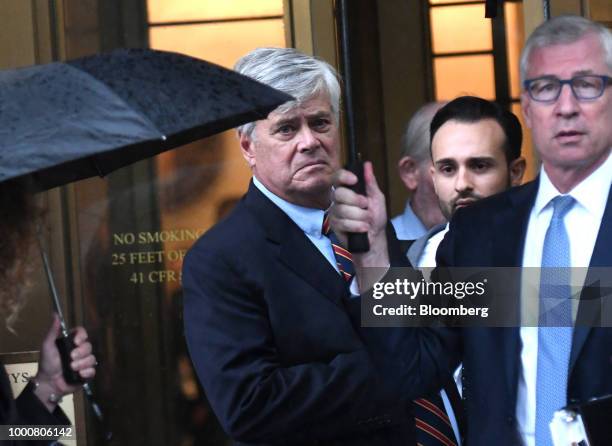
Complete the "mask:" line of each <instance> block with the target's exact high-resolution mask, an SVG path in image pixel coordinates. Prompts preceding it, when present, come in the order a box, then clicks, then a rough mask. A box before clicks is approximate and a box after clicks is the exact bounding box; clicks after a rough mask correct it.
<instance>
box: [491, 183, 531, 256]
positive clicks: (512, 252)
mask: <svg viewBox="0 0 612 446" xmlns="http://www.w3.org/2000/svg"><path fill="white" fill-rule="evenodd" d="M538 184H539V181H538V179H536V180H534V181H531V182H529V183H527V184H525V185H524V186H521V187H518V188H516V189H513V190H511V191H510V193H509V194H508V200H509V201H510V203H509V204H510V205H509V206H506V207H505V208H504V210H503V211H502V212H499V213H497V214H496V215H495V216H494V221H495V224H494V225H493V228H494V234H493V245H492V246H493V263H492V264H493V266H496V267H520V266H521V265H522V262H523V251H524V247H525V236H526V235H527V225H528V223H529V213H530V212H531V208H532V207H533V203H534V201H535V197H536V195H537V193H538Z"/></svg>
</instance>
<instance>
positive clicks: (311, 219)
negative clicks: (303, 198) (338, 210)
mask: <svg viewBox="0 0 612 446" xmlns="http://www.w3.org/2000/svg"><path fill="white" fill-rule="evenodd" d="M253 184H254V185H255V187H256V188H257V189H259V190H260V191H261V193H262V194H264V195H265V196H266V197H268V198H269V199H270V200H271V201H272V203H274V204H275V205H277V206H278V207H279V208H280V209H281V210H282V211H283V212H284V213H285V214H287V216H288V217H289V218H290V219H291V221H293V222H294V223H295V224H296V225H298V227H299V228H300V229H301V230H302V231H304V232H305V233H306V234H308V235H312V236H315V237H319V236H321V228H322V227H323V217H324V215H325V211H323V210H322V209H314V208H307V207H304V206H299V205H297V204H293V203H289V202H288V201H287V200H284V199H282V198H280V197H279V196H278V195H276V194H274V193H272V192H270V191H269V190H268V189H267V188H266V186H264V185H263V184H262V183H261V181H259V180H258V179H257V178H256V177H255V176H253Z"/></svg>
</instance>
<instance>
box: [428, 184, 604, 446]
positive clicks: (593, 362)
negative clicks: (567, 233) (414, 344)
mask: <svg viewBox="0 0 612 446" xmlns="http://www.w3.org/2000/svg"><path fill="white" fill-rule="evenodd" d="M537 185H538V182H537V181H535V182H531V183H528V184H526V185H524V186H521V187H518V188H514V189H511V190H509V191H507V192H504V193H502V194H499V195H496V196H494V197H490V198H488V199H485V200H482V201H479V202H478V203H475V204H474V205H472V206H470V207H468V208H464V209H460V210H459V211H458V212H457V213H456V214H455V216H454V217H453V220H452V222H451V226H450V231H449V232H448V234H447V235H446V237H445V238H444V240H443V242H442V243H441V244H440V247H439V249H438V253H437V264H438V265H443V266H444V265H446V266H466V267H469V266H475V267H478V266H494V267H520V266H521V264H522V257H523V246H524V242H525V234H526V230H527V224H528V221H529V215H530V212H531V208H532V206H533V204H534V201H535V197H536V194H537V187H538V186H537ZM611 189H612V188H611ZM603 192H605V191H593V193H603ZM604 266H605V267H609V266H612V191H610V193H609V195H608V202H607V205H606V209H605V212H604V215H603V218H602V222H601V226H600V228H599V233H598V235H597V240H596V243H595V248H594V250H593V254H592V257H591V263H590V267H604ZM589 283H590V282H589ZM517 298H518V295H517ZM580 315H581V306H579V310H578V318H580ZM459 336H460V338H461V341H462V346H463V366H464V397H466V410H467V443H468V444H469V445H470V446H474V445H483V446H484V445H491V444H495V445H497V446H503V445H518V444H521V442H520V439H519V437H518V431H517V425H516V419H515V410H516V399H517V388H518V380H519V372H520V367H521V358H520V353H521V338H520V328H518V327H516V328H464V329H462V330H461V332H460V335H459ZM606 394H612V328H596V327H595V328H587V327H575V329H574V336H573V340H572V352H571V358H570V366H569V379H568V388H567V396H568V401H569V402H578V401H586V400H588V399H589V398H591V397H597V396H603V395H606ZM611 421H612V420H611Z"/></svg>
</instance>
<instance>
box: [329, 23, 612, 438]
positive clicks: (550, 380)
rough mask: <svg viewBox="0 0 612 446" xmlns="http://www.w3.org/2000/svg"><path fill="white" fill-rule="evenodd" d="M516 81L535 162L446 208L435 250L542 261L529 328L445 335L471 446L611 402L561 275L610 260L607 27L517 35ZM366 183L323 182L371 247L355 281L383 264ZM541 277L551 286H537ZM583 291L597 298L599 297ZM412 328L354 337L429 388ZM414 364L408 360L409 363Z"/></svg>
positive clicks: (611, 347) (474, 258) (609, 361)
mask: <svg viewBox="0 0 612 446" xmlns="http://www.w3.org/2000/svg"><path fill="white" fill-rule="evenodd" d="M521 76H522V79H523V86H524V92H523V94H522V97H521V103H522V108H523V114H524V116H525V120H526V123H527V125H528V126H529V127H530V128H531V131H532V138H533V142H534V145H535V147H536V149H537V151H538V153H539V155H540V158H541V160H542V168H541V171H540V175H539V177H538V179H537V180H536V181H533V182H531V183H528V184H525V185H524V186H520V187H517V188H513V189H510V190H509V191H507V192H504V193H501V194H499V195H496V196H494V197H490V198H488V199H486V200H481V201H479V202H478V203H474V204H473V205H471V206H468V207H466V208H463V209H459V210H458V211H457V212H456V213H455V214H454V215H453V219H452V221H451V223H450V230H449V232H448V233H447V235H446V237H445V238H444V240H443V241H442V243H441V244H440V247H439V249H438V251H437V256H436V259H437V264H438V265H441V266H460V267H490V266H493V267H543V268H542V269H541V270H540V280H541V282H540V292H539V295H538V296H539V298H538V299H537V305H539V309H538V310H539V311H538V312H537V313H538V326H535V327H529V326H521V327H509V328H472V327H469V328H462V329H460V330H457V332H456V335H457V336H458V338H459V339H460V340H461V344H462V362H463V365H464V369H463V372H464V375H463V376H464V381H463V385H464V395H465V396H466V404H465V408H466V419H467V438H466V443H467V444H470V445H472V446H474V445H482V446H485V445H486V446H489V445H492V444H495V445H497V446H515V445H526V446H550V445H552V438H551V432H550V429H549V423H550V421H551V419H552V418H553V414H554V412H555V411H556V410H559V409H560V408H562V407H564V406H565V405H567V404H573V403H584V402H586V401H588V400H589V399H591V398H594V397H600V396H604V395H609V394H612V328H609V327H597V326H588V325H586V326H585V325H581V324H577V323H576V319H577V318H578V320H582V318H581V316H582V315H583V314H584V308H585V304H588V303H589V302H588V301H586V300H585V294H584V293H582V294H581V295H580V299H578V298H575V299H572V298H571V292H570V288H569V280H567V276H568V274H569V272H568V268H567V267H570V266H571V267H588V268H589V270H588V272H587V274H591V273H592V272H593V271H594V269H593V268H598V267H610V266H612V193H611V184H612V156H610V151H611V147H612V89H611V88H610V77H612V33H611V32H610V30H608V29H606V28H605V27H603V26H601V25H599V24H596V23H594V22H591V21H589V20H587V19H584V18H581V17H575V16H565V17H557V18H554V19H552V20H550V21H548V22H546V23H544V24H542V25H540V26H539V27H538V28H537V29H536V30H535V31H534V33H533V34H532V35H531V36H530V38H529V39H528V41H527V43H526V46H525V48H524V50H523V53H522V56H521ZM338 178H339V180H338V181H337V183H339V184H352V182H353V181H354V180H355V179H354V178H353V177H352V175H350V174H349V173H348V172H342V173H341V174H340V175H339V176H338ZM366 185H367V189H368V191H369V193H368V197H367V199H366V198H364V197H358V196H356V195H355V194H352V192H351V191H348V190H347V189H345V188H342V187H337V188H336V191H335V201H336V204H340V205H342V206H335V208H336V211H334V212H335V214H334V215H333V216H332V225H333V227H334V231H335V232H336V234H338V233H341V232H345V231H352V232H365V231H368V233H369V235H370V241H371V244H372V248H373V249H374V251H375V252H378V253H382V255H381V256H380V258H379V259H374V258H373V257H372V256H369V257H368V258H367V259H365V261H364V259H362V258H361V257H360V256H359V255H354V256H353V260H354V263H355V265H356V267H357V273H358V276H361V277H364V275H363V274H362V272H363V270H362V269H361V268H362V267H363V266H381V265H388V264H389V260H388V258H386V249H385V247H384V246H383V245H384V244H385V238H384V237H380V236H379V234H380V233H381V230H382V228H384V223H385V216H384V211H381V210H380V209H381V208H382V209H384V203H380V201H381V200H380V197H381V195H382V194H381V193H380V191H378V189H377V187H376V185H375V181H374V179H373V175H372V171H371V169H370V167H369V166H368V168H367V169H366ZM375 200H378V201H375ZM365 201H367V202H368V203H367V205H365ZM355 207H360V208H361V209H359V210H356V209H355ZM350 208H352V209H350ZM349 209H350V211H349ZM357 220H359V221H357ZM366 261H367V262H368V264H366V263H365V262H366ZM551 267H556V268H557V269H552V268H551ZM555 272H557V273H559V274H560V275H559V276H557V277H555V278H556V280H557V282H555V283H560V284H561V285H562V286H557V287H548V286H546V283H547V279H550V276H549V275H550V274H555ZM587 277H589V276H587ZM555 278H553V279H555ZM560 280H561V282H560ZM566 280H567V281H566ZM586 283H587V284H591V283H592V282H591V281H588V282H586ZM360 285H362V284H361V283H360ZM362 288H363V289H366V288H365V287H364V286H362ZM591 297H596V298H597V299H596V301H597V302H600V301H601V300H602V297H605V296H601V294H599V295H597V296H591ZM517 298H520V299H523V296H521V297H518V296H517ZM551 301H554V302H555V304H554V305H552V306H545V305H547V304H549V303H550V302H551ZM524 304H525V302H524V301H521V305H523V306H524ZM522 325H527V324H525V323H524V321H523V324H522ZM534 325H535V324H534ZM422 330H423V329H414V330H412V331H409V330H408V331H404V332H402V336H403V339H402V340H401V341H397V339H396V341H395V342H396V343H395V344H390V343H389V342H386V341H385V339H388V338H389V334H385V336H381V335H380V334H377V333H376V330H373V331H367V330H365V331H364V333H362V335H363V337H364V338H365V340H366V343H367V344H368V347H369V348H370V349H371V351H376V350H377V349H378V350H380V349H381V348H382V347H385V348H386V355H385V356H378V358H379V359H380V358H382V359H383V361H382V364H381V366H382V367H384V370H386V371H387V372H388V373H387V378H388V379H393V380H394V381H395V382H398V383H406V382H408V383H409V382H414V376H419V378H420V379H421V380H420V381H419V382H422V383H424V384H423V385H430V384H431V381H436V380H440V382H436V384H437V385H439V386H441V385H442V384H443V381H442V380H443V379H444V378H445V377H447V376H448V370H446V369H444V361H442V360H441V357H437V356H431V357H427V355H426V354H427V352H426V351H424V350H423V348H422V347H420V346H419V345H418V337H419V336H420V335H421V334H424V332H423V331H422ZM415 339H416V340H417V342H414V340H415ZM416 353H419V354H418V355H417V354H416ZM449 353H452V352H449ZM415 357H417V358H419V361H412V362H410V360H411V358H415ZM417 367H418V369H417ZM423 370H428V371H429V373H424V372H423ZM399 391H400V392H401V389H400V390H399Z"/></svg>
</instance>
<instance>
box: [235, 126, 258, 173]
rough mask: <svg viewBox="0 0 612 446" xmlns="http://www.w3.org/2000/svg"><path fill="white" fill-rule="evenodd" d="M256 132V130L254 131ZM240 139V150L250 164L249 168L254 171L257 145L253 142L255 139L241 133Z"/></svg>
mask: <svg viewBox="0 0 612 446" xmlns="http://www.w3.org/2000/svg"><path fill="white" fill-rule="evenodd" d="M253 131H255V129H253ZM238 139H239V141H240V150H241V151H242V156H243V157H244V159H245V160H246V162H247V163H248V165H249V167H250V168H251V169H252V168H253V167H255V143H254V142H253V138H252V137H250V136H247V135H246V134H245V133H239V134H238Z"/></svg>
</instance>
